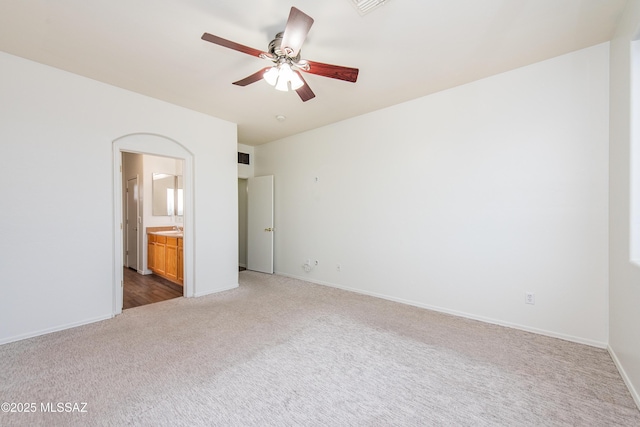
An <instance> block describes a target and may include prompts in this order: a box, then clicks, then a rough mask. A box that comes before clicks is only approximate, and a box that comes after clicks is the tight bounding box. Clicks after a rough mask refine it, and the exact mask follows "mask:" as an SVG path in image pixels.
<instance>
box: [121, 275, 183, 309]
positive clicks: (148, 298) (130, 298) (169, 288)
mask: <svg viewBox="0 0 640 427" xmlns="http://www.w3.org/2000/svg"><path fill="white" fill-rule="evenodd" d="M182 295H183V289H182V286H180V285H176V284H175V283H173V282H170V281H169V280H167V279H164V278H162V277H160V276H156V275H155V274H147V275H142V274H138V273H137V272H136V271H135V270H132V269H130V268H127V267H125V268H124V289H123V295H122V309H123V310H126V309H127V308H132V307H138V306H140V305H146V304H152V303H154V302H160V301H165V300H168V299H172V298H178V297H181V296H182Z"/></svg>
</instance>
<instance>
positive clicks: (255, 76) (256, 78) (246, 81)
mask: <svg viewBox="0 0 640 427" xmlns="http://www.w3.org/2000/svg"><path fill="white" fill-rule="evenodd" d="M269 68H271V67H267V68H263V69H262V70H260V71H257V72H255V73H253V74H251V75H250V76H248V77H245V78H244V79H242V80H238V81H237V82H233V84H234V85H236V86H247V85H250V84H251V83H255V82H257V81H259V80H262V76H264V73H265V72H266V71H267V70H268V69H269Z"/></svg>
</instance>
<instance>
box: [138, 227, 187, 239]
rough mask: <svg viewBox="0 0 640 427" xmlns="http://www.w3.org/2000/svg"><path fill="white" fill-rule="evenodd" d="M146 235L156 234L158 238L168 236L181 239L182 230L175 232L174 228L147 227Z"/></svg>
mask: <svg viewBox="0 0 640 427" xmlns="http://www.w3.org/2000/svg"><path fill="white" fill-rule="evenodd" d="M147 234H156V235H158V236H170V237H183V236H184V231H183V230H176V229H175V228H173V227H171V226H168V227H147Z"/></svg>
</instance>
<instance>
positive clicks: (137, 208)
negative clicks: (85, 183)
mask: <svg viewBox="0 0 640 427" xmlns="http://www.w3.org/2000/svg"><path fill="white" fill-rule="evenodd" d="M131 181H135V191H138V197H136V198H135V211H136V215H135V223H136V226H135V229H136V230H137V231H136V233H135V235H136V236H135V237H136V238H135V244H136V247H135V257H136V271H137V272H138V273H139V272H140V271H142V270H141V269H140V225H141V224H140V196H139V194H140V193H139V184H138V183H139V182H140V176H139V175H137V174H136V177H135V178H131V179H128V180H127V187H126V188H127V198H126V201H127V202H126V204H125V211H126V213H127V214H126V217H125V218H124V221H123V224H124V241H125V242H126V245H125V248H126V254H125V256H124V257H123V258H122V259H123V262H124V266H125V267H129V268H131V262H130V259H131V252H132V251H131V248H129V243H130V242H131V239H130V236H129V228H128V227H127V225H128V223H130V222H131V218H129V213H130V212H129V209H130V206H129V190H130V189H129V183H130V182H131ZM135 191H134V193H135Z"/></svg>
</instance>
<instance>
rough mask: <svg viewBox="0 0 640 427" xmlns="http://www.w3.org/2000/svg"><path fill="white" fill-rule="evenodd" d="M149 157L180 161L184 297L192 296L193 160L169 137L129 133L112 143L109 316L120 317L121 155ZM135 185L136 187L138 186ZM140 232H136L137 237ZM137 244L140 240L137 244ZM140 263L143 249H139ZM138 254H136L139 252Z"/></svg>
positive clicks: (121, 270) (143, 252) (122, 221)
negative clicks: (181, 166) (181, 168)
mask: <svg viewBox="0 0 640 427" xmlns="http://www.w3.org/2000/svg"><path fill="white" fill-rule="evenodd" d="M123 152H129V153H137V154H149V155H153V156H164V157H173V158H176V159H180V160H182V161H183V171H182V176H183V180H184V182H183V184H184V190H183V191H184V216H183V226H184V240H183V242H184V247H183V248H184V296H185V297H187V298H190V297H193V296H195V294H196V283H195V238H194V236H195V221H194V218H195V213H194V200H193V194H194V193H193V189H194V172H193V171H194V160H193V159H194V156H193V153H191V152H190V151H189V150H188V149H187V148H186V147H184V146H183V145H182V144H180V143H179V142H178V141H175V140H173V139H171V138H169V137H166V136H163V135H157V134H151V133H133V134H128V135H123V136H121V137H119V138H116V139H115V140H113V159H112V163H113V239H114V240H113V241H114V245H113V278H114V280H113V292H112V299H113V304H112V308H113V315H114V316H115V315H118V314H120V313H122V291H123V289H122V288H123V284H124V278H123V273H124V272H123V269H124V250H123V249H124V244H123V235H124V233H123V231H124V230H123V226H124V219H123V207H122V198H123V195H122V188H123V183H122V181H123V178H122V175H123V174H122V153H123ZM138 185H139V183H138ZM143 231H144V230H138V235H140V233H142V232H143ZM139 241H140V240H139ZM141 246H142V247H141V249H142V251H141V252H142V257H139V259H138V261H139V262H140V260H141V259H142V260H144V257H145V256H146V253H147V249H146V247H145V245H144V244H143V245H141ZM139 252H140V251H139Z"/></svg>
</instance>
